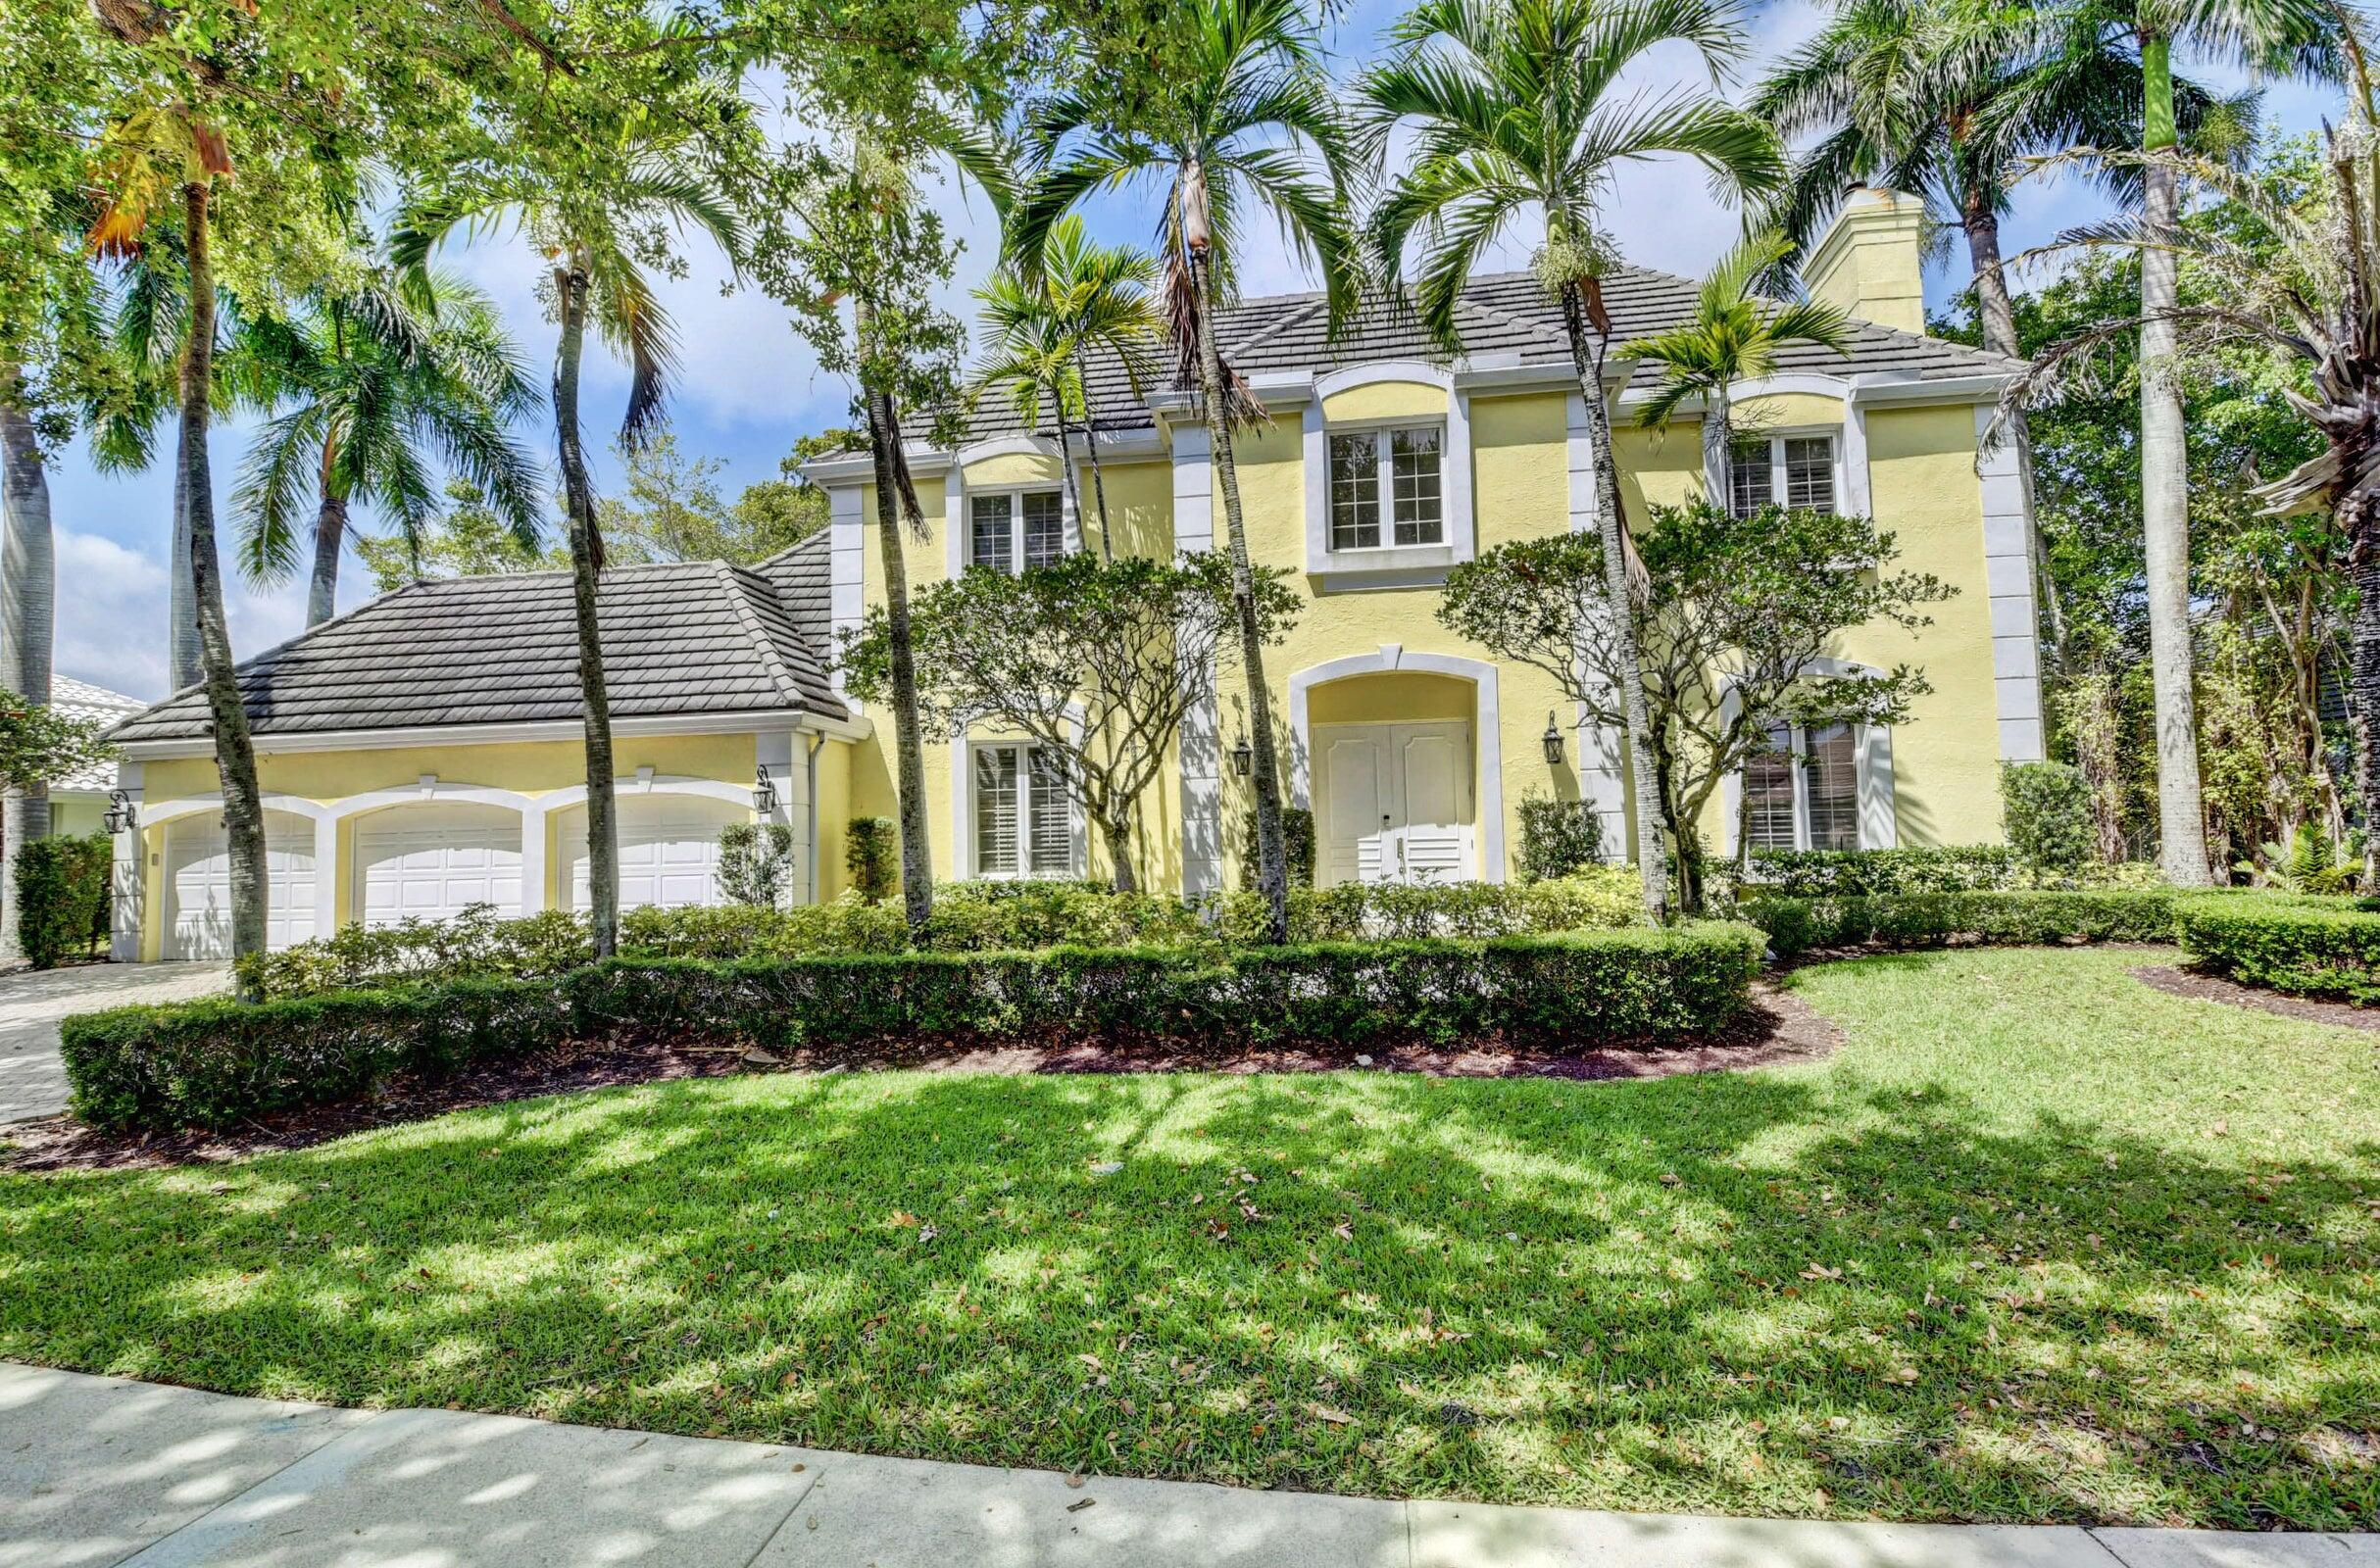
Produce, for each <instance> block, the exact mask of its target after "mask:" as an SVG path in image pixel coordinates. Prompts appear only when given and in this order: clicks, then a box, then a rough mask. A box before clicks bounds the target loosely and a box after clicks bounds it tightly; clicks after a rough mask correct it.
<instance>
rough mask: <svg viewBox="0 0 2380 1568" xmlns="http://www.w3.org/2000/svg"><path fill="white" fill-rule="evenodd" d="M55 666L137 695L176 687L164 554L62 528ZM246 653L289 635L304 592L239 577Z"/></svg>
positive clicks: (231, 615) (302, 608) (238, 615)
mask: <svg viewBox="0 0 2380 1568" xmlns="http://www.w3.org/2000/svg"><path fill="white" fill-rule="evenodd" d="M57 550H58V636H57V656H56V662H57V669H58V672H59V673H60V674H62V675H72V676H74V678H75V679H76V680H87V681H90V682H92V683H93V684H95V685H100V686H105V687H108V688H109V689H111V690H113V691H120V692H124V693H126V694H128V695H130V696H133V697H145V698H158V697H163V696H164V695H166V693H167V691H168V690H169V689H171V686H172V678H171V674H170V671H169V669H168V650H167V638H168V628H167V613H168V606H167V585H166V553H165V551H163V550H155V551H152V550H147V549H138V548H134V547H132V546H128V545H124V544H119V543H118V542H117V541H115V540H113V539H108V538H103V537H101V536H100V535H98V534H89V533H77V532H75V531H74V530H73V529H71V528H60V529H59V530H58V533H57ZM224 612H225V616H226V619H227V621H228V623H229V627H230V632H231V646H232V648H233V650H234V651H235V652H236V653H237V654H238V655H239V656H240V657H241V658H247V657H249V656H251V655H254V654H258V653H262V652H263V651H264V650H265V649H267V648H270V647H272V646H273V645H274V644H276V643H280V642H285V641H287V640H288V639H289V638H290V637H292V636H294V635H295V634H296V633H297V632H298V631H299V629H300V628H301V627H302V626H303V625H304V623H305V619H306V603H305V596H304V594H303V592H302V591H301V592H298V593H286V592H277V591H276V592H271V593H265V594H256V593H250V592H248V591H247V590H246V589H245V588H243V587H241V586H240V585H238V584H237V583H234V584H233V585H232V588H231V593H230V596H229V597H228V599H227V600H226V602H225V605H224Z"/></svg>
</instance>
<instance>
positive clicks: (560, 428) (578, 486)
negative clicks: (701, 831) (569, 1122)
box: [554, 255, 620, 958]
mask: <svg viewBox="0 0 2380 1568" xmlns="http://www.w3.org/2000/svg"><path fill="white" fill-rule="evenodd" d="M571 262H572V265H571V266H570V267H568V268H564V269H561V270H557V271H556V273H555V275H554V288H555V294H556V297H557V300H558V301H559V303H560V307H561V315H562V345H561V348H560V350H559V351H558V352H557V353H556V354H555V356H554V432H555V435H556V438H557V439H558V440H559V442H560V444H561V448H562V489H563V499H564V503H565V505H566V506H567V507H568V509H569V511H570V603H571V609H572V612H573V613H574V615H575V617H576V619H577V622H578V691H579V699H580V701H581V702H582V703H583V704H584V706H585V710H586V753H587V914H588V919H589V924H590V926H591V927H592V930H593V935H594V949H595V956H597V957H598V958H608V957H610V956H612V954H613V953H614V952H615V951H617V950H618V948H619V946H620V820H619V813H618V810H617V803H616V802H615V800H614V798H613V793H612V771H613V769H612V701H611V694H610V692H609V691H608V690H607V689H606V687H605V685H604V674H603V631H602V626H601V622H600V620H599V618H598V615H597V610H596V605H597V590H598V586H599V582H600V575H601V573H602V571H603V536H602V535H601V534H599V533H598V532H596V526H595V489H594V486H593V485H592V484H590V483H589V482H588V480H587V460H586V452H585V450H584V449H583V448H582V447H581V446H580V445H579V440H578V365H579V359H580V357H581V355H582V353H583V352H584V349H585V346H586V331H587V288H588V279H587V270H586V268H585V267H584V266H583V265H581V264H580V261H579V258H578V257H577V256H576V255H573V256H572V258H571Z"/></svg>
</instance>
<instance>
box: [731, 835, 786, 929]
mask: <svg viewBox="0 0 2380 1568" xmlns="http://www.w3.org/2000/svg"><path fill="white" fill-rule="evenodd" d="M792 877H793V829H792V828H790V827H787V826H786V825H785V824H784V823H782V822H730V823H728V824H727V825H726V826H725V827H722V828H720V829H719V892H720V893H721V894H722V895H723V896H724V897H725V898H726V899H727V900H728V901H729V902H730V903H734V904H757V905H765V906H768V907H772V908H773V907H775V906H777V905H779V904H782V903H783V902H784V900H785V888H786V885H787V883H788V882H790V881H791V880H792Z"/></svg>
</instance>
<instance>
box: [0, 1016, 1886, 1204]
mask: <svg viewBox="0 0 2380 1568" xmlns="http://www.w3.org/2000/svg"><path fill="white" fill-rule="evenodd" d="M1842 1041H1843V1034H1842V1031H1841V1030H1839V1029H1837V1028H1836V1027H1835V1026H1834V1025H1833V1024H1832V1023H1830V1022H1828V1021H1827V1020H1826V1019H1825V1018H1823V1017H1821V1016H1819V1015H1818V1014H1817V1013H1816V1012H1815V1011H1813V1010H1812V1009H1811V1007H1810V1005H1809V1004H1808V1003H1806V1002H1804V1001H1803V1000H1802V999H1801V998H1800V997H1799V996H1797V995H1795V994H1794V993H1793V992H1790V991H1785V990H1780V989H1777V988H1775V987H1773V986H1768V985H1756V986H1755V987H1754V991H1753V1005H1752V1007H1751V1009H1750V1010H1749V1011H1747V1012H1746V1014H1745V1015H1744V1016H1743V1017H1741V1018H1739V1019H1737V1020H1736V1022H1735V1023H1734V1024H1732V1025H1730V1026H1729V1027H1728V1028H1726V1029H1723V1030H1718V1031H1715V1032H1713V1033H1711V1034H1708V1035H1697V1036H1688V1037H1686V1038H1684V1039H1682V1040H1678V1041H1673V1042H1671V1043H1668V1044H1665V1045H1660V1046H1651V1045H1648V1046H1627V1045H1615V1046H1601V1047H1597V1048H1595V1049H1592V1050H1588V1051H1580V1052H1569V1053H1562V1052H1549V1051H1541V1050H1533V1049H1521V1048H1517V1047H1512V1046H1507V1045H1503V1044H1501V1043H1499V1042H1496V1041H1493V1040H1484V1041H1476V1042H1471V1043H1468V1044H1464V1045H1461V1046H1434V1045H1426V1044H1419V1043H1413V1044H1402V1045H1394V1046H1382V1047H1377V1048H1375V1049H1374V1050H1372V1051H1370V1052H1368V1053H1357V1052H1352V1051H1344V1050H1341V1051H1327V1050H1315V1049H1310V1048H1305V1047H1297V1046H1268V1047H1236V1046H1234V1047H1223V1048H1216V1049H1214V1050H1207V1051H1201V1050H1197V1049H1195V1048H1193V1049H1184V1048H1183V1047H1182V1046H1181V1045H1180V1044H1179V1043H1178V1042H1159V1041H1154V1040H1152V1041H1148V1042H1140V1041H1092V1040H1069V1041H1062V1042H1056V1043H1053V1044H1051V1045H1047V1046H1010V1045H1003V1046H985V1045H980V1044H973V1043H970V1042H966V1041H955V1040H926V1041H919V1042H917V1043H915V1044H913V1045H908V1046H904V1047H901V1048H899V1049H888V1050H883V1051H875V1052H868V1053H863V1054H853V1053H852V1052H850V1051H849V1050H836V1051H833V1052H824V1051H819V1052H811V1051H792V1052H787V1053H785V1054H782V1055H773V1054H768V1053H757V1052H756V1053H753V1054H750V1055H747V1054H745V1053H744V1050H743V1048H741V1047H737V1046H722V1045H714V1044H708V1043H705V1044H696V1043H695V1042H693V1041H691V1040H688V1039H684V1038H675V1037H665V1036H659V1035H637V1034H632V1033H624V1034H620V1035H615V1036H610V1037H607V1038H605V1039H602V1040H590V1041H580V1042H573V1043H571V1044H570V1045H566V1046H563V1047H561V1048H559V1049H557V1050H554V1051H550V1052H540V1053H537V1054H532V1055H527V1056H521V1057H516V1058H514V1059H511V1060H508V1061H501V1062H489V1063H485V1064H483V1065H481V1066H477V1067H474V1068H471V1069H470V1070H468V1071H466V1072H464V1073H461V1074H459V1075H457V1076H455V1077H451V1078H442V1079H439V1080H438V1081H436V1082H434V1083H424V1082H420V1081H417V1080H413V1079H406V1078H400V1079H398V1080H396V1081H395V1082H393V1083H391V1084H390V1085H389V1086H388V1087H387V1088H385V1089H383V1090H382V1091H380V1092H379V1093H378V1094H376V1095H373V1096H372V1097H370V1098H368V1099H364V1100H352V1101H347V1102H345V1103H340V1104H335V1105H316V1106H312V1107H309V1108H307V1109H304V1110H295V1111H289V1112H286V1113H283V1114H280V1115H273V1116H265V1117H259V1118H256V1119H255V1120H252V1121H249V1122H247V1123H246V1124H244V1125H242V1126H240V1127H236V1128H230V1129H226V1130H224V1131H222V1132H212V1133H209V1132H179V1133H141V1134H131V1133H109V1132H102V1131H100V1130H98V1129H97V1128H93V1127H86V1126H84V1125H83V1124H82V1123H80V1122H77V1121H75V1120H74V1119H73V1118H72V1117H69V1116H51V1117H47V1118H45V1119H43V1120H40V1121H32V1122H25V1123H21V1124H19V1125H17V1126H14V1127H10V1128H7V1129H0V1169H13V1170H25V1171H67V1170H130V1169H143V1168H156V1167H160V1166H167V1165H185V1164H201V1163H216V1162H221V1161H223V1160H230V1159H239V1158H244V1157H245V1156H247V1155H250V1154H258V1153H264V1152H269V1151H272V1150H280V1149H304V1148H306V1147H308V1146H309V1145H312V1144H320V1143H324V1142H327V1141H328V1140H330V1139H333V1138H343V1137H345V1136H347V1135H348V1134H350V1133H357V1132H364V1131H366V1130H368V1129H371V1128H373V1127H385V1126H388V1125H391V1124H392V1123H397V1122H409V1121H421V1120H425V1119H427V1118H429V1117H432V1116H441V1115H444V1114H446V1113H447V1112H448V1111H453V1110H467V1109H470V1108H471V1107H473V1106H478V1105H493V1104H501V1103H504V1102H506V1101H511V1100H530V1099H534V1098H536V1097H538V1096H541V1095H559V1094H570V1093H575V1092H578V1091H581V1090H588V1089H607V1088H611V1087H614V1086H616V1085H620V1084H642V1083H659V1082H664V1081H667V1080H669V1079H676V1078H718V1077H723V1076H725V1075H727V1074H730V1073H736V1072H749V1071H756V1070H757V1071H767V1072H774V1071H812V1072H822V1071H838V1070H840V1071H861V1072H867V1071H878V1070H884V1069H889V1068H917V1069H922V1070H925V1071H929V1072H990V1073H1015V1074H1024V1073H1136V1072H1222V1073H1264V1072H1338V1071H1344V1070H1347V1069H1350V1068H1354V1069H1358V1070H1362V1069H1366V1068H1368V1069H1372V1070H1376V1071H1384V1072H1414V1073H1427V1074H1430V1075H1433V1076H1436V1077H1445V1078H1569V1079H1580V1080H1595V1079H1612V1078H1666V1077H1669V1076H1672V1075H1673V1074H1677V1073H1693V1072H1732V1071H1738V1070H1741V1069H1743V1068H1747V1067H1765V1066H1773V1065H1779V1064H1783V1063H1791V1062H1807V1061H1817V1060H1820V1059H1822V1058H1824V1057H1825V1056H1827V1055H1830V1054H1833V1052H1834V1050H1835V1048H1836V1047H1837V1046H1839V1045H1841V1044H1842Z"/></svg>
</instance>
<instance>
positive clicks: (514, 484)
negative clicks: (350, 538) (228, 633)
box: [232, 276, 541, 626]
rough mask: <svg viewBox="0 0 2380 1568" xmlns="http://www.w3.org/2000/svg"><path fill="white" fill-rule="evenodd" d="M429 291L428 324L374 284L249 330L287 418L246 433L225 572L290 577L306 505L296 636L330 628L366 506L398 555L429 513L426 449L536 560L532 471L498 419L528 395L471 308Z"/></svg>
mask: <svg viewBox="0 0 2380 1568" xmlns="http://www.w3.org/2000/svg"><path fill="white" fill-rule="evenodd" d="M431 287H432V291H433V294H434V296H435V298H436V299H437V301H438V310H437V313H436V315H435V316H434V317H433V316H427V315H424V314H423V313H422V312H421V311H420V310H418V309H417V308H416V307H415V306H414V305H413V304H412V303H410V302H409V301H408V300H407V299H406V298H405V297H404V294H403V291H401V290H400V289H398V288H396V287H395V286H393V283H392V281H391V280H390V279H387V278H385V277H380V276H374V277H372V278H371V279H370V280H368V281H367V282H365V283H363V284H362V285H360V286H358V287H356V288H353V289H350V290H346V291H342V292H317V293H315V294H312V295H310V296H308V297H307V298H306V299H305V300H304V301H303V302H301V305H300V307H299V309H298V310H297V311H296V312H295V313H293V314H292V315H291V316H290V317H289V318H288V319H279V318H267V319H260V320H258V321H257V322H255V323H254V325H253V327H252V328H251V331H250V334H249V335H250V339H251V342H250V344H249V352H250V354H251V355H252V356H253V357H254V358H255V359H256V360H258V361H259V362H261V366H262V369H263V373H264V374H266V375H267V376H268V377H270V379H271V380H272V382H273V385H274V386H275V387H276V388H277V389H279V390H280V391H281V392H282V393H283V394H284V395H287V396H294V397H295V398H296V399H297V407H296V408H294V409H292V410H290V411H289V412H288V413H286V414H283V415H280V416H279V417H276V418H274V419H273V421H272V422H271V423H270V424H268V425H267V426H266V427H265V429H264V430H263V431H262V432H261V433H260V434H259V436H258V438H257V442H256V445H255V446H254V447H253V448H252V449H251V450H250V452H249V455H248V464H247V468H246V471H245V473H244V474H243V476H242V480H241V485H240V488H239V490H238V491H237V492H236V493H235V494H234V495H233V497H232V506H233V508H234V509H235V511H236V513H237V515H238V517H239V522H240V528H241V533H240V561H241V565H242V568H243V569H244V570H245V572H246V573H247V575H248V577H249V578H250V579H251V580H253V581H257V582H266V583H272V582H280V581H284V580H286V579H287V578H288V576H289V575H290V574H291V573H292V572H293V571H295V570H296V568H297V563H298V552H299V526H298V517H299V515H300V512H301V509H303V508H304V506H305V505H306V503H307V500H308V499H309V496H310V495H311V497H312V499H313V501H314V514H315V515H314V529H313V533H314V573H313V578H312V581H311V582H310V584H309V585H308V590H307V596H306V624H307V625H309V626H313V625H318V624H320V623H321V622H322V621H324V620H327V619H329V618H330V615H331V612H332V606H333V603H334V601H335V600H336V598H337V592H338V572H339V555H340V552H341V550H342V549H343V547H344V546H345V544H346V539H347V525H348V512H349V509H350V507H351V506H352V505H355V504H359V503H363V504H372V505H376V506H378V507H379V508H380V509H381V510H382V511H384V512H386V513H387V514H388V515H389V516H390V518H391V520H393V521H394V522H395V523H396V525H397V528H398V530H399V531H400V532H401V533H402V534H404V535H405V536H406V538H407V539H408V540H413V539H416V538H417V537H418V534H419V531H420V529H421V525H422V524H423V523H424V522H425V521H426V520H427V519H428V518H429V517H430V516H431V515H433V514H435V512H436V511H437V508H438V501H437V493H436V489H435V487H434V485H433V483H432V480H431V476H430V474H429V472H428V470H427V468H426V466H425V465H424V463H423V461H422V460H423V455H424V449H425V448H435V449H436V450H437V451H438V452H439V454H440V455H441V456H442V457H443V458H444V459H445V461H446V464H447V466H449V467H450V468H452V469H453V470H454V471H455V472H456V473H457V474H458V475H460V476H461V477H462V478H464V479H466V480H468V481H469V482H470V483H471V485H472V486H473V487H474V488H475V489H476V490H477V491H478V492H479V493H480V494H481V495H482V496H483V497H484V498H485V500H486V503H487V505H488V506H489V507H490V508H492V509H493V510H494V511H495V513H496V514H497V515H499V516H500V517H502V518H503V519H504V521H505V522H506V524H507V525H508V526H509V527H510V528H511V530H512V532H513V533H514V535H515V536H516V537H518V538H519V539H520V540H521V544H522V546H523V547H524V548H525V549H529V550H532V551H533V550H536V549H538V548H540V547H541V541H540V540H539V538H538V530H537V513H538V506H539V497H538V478H537V472H536V468H535V466H534V465H533V464H532V463H531V462H530V461H529V459H528V457H527V456H526V455H525V454H523V453H522V452H521V449H520V447H519V446H518V445H517V444H516V443H515V442H514V440H513V438H512V435H511V433H510V425H511V422H512V420H513V419H514V418H516V417H520V416H521V415H524V414H526V413H528V412H529V411H530V410H532V409H533V408H535V407H536V404H537V394H536V391H535V389H534V388H533V386H532V385H531V384H530V382H529V379H528V375H527V371H526V369H525V368H524V367H523V366H522V365H521V361H520V358H519V356H518V354H517V353H516V351H515V349H514V347H513V344H512V341H511V339H510V338H508V337H507V336H506V335H505V332H504V328H503V324H502V322H501V321H500V320H499V319H498V318H497V315H496V311H495V307H494V306H493V305H492V304H491V303H490V302H489V301H488V299H487V296H486V295H484V294H482V293H480V292H479V291H478V290H476V289H473V288H471V287H470V286H469V285H468V284H466V283H464V282H463V281H462V280H460V279H458V278H453V277H439V278H436V279H434V280H433V282H432V284H431Z"/></svg>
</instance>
